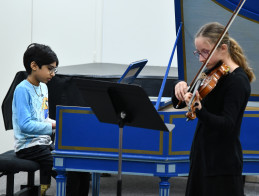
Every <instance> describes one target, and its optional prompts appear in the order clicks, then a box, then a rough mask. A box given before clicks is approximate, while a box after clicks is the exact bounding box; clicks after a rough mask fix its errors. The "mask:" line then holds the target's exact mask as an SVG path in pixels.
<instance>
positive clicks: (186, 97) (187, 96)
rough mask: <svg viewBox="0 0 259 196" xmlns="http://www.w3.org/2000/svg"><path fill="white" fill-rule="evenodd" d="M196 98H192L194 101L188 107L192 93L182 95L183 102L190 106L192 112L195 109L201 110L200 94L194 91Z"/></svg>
mask: <svg viewBox="0 0 259 196" xmlns="http://www.w3.org/2000/svg"><path fill="white" fill-rule="evenodd" d="M195 96H196V97H195V98H194V100H193V101H192V103H191V105H189V103H190V100H191V98H192V93H190V92H188V93H186V94H185V95H184V101H185V103H186V105H189V106H191V108H192V110H193V111H195V109H196V108H197V109H198V110H201V108H202V105H201V102H200V94H199V92H198V91H196V95H195Z"/></svg>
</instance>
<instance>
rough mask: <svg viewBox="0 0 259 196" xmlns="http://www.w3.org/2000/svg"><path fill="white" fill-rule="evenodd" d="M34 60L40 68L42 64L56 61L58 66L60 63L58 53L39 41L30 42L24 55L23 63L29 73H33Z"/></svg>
mask: <svg viewBox="0 0 259 196" xmlns="http://www.w3.org/2000/svg"><path fill="white" fill-rule="evenodd" d="M33 61H34V62H35V63H36V64H37V65H38V66H39V68H40V69H41V66H42V65H49V64H51V63H54V62H56V64H57V66H58V63H59V62H58V57H57V55H56V53H55V52H54V51H53V50H51V48H50V47H49V46H46V45H43V44H37V43H32V44H30V45H29V46H28V47H27V49H26V51H25V53H24V55H23V65H24V67H25V69H26V72H27V73H28V74H31V71H32V70H31V63H32V62H33Z"/></svg>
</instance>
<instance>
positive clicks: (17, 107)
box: [12, 80, 52, 152]
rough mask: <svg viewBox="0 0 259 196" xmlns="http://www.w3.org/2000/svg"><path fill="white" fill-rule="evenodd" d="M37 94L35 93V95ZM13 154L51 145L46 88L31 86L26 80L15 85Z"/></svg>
mask: <svg viewBox="0 0 259 196" xmlns="http://www.w3.org/2000/svg"><path fill="white" fill-rule="evenodd" d="M36 92H37V93H36ZM12 120H13V130H14V139H15V145H14V148H15V152H17V151H19V150H21V149H24V148H28V147H31V146H35V145H50V144H51V143H52V141H51V138H50V135H51V134H52V124H51V123H50V122H47V120H48V88H47V85H46V84H44V83H40V86H33V85H32V84H31V83H30V82H28V81H27V80H23V81H22V82H21V83H20V84H18V85H17V87H16V89H15V91H14V96H13V103H12Z"/></svg>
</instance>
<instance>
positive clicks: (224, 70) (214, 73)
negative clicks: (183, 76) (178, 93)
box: [186, 62, 229, 120]
mask: <svg viewBox="0 0 259 196" xmlns="http://www.w3.org/2000/svg"><path fill="white" fill-rule="evenodd" d="M228 73H229V67H228V66H227V65H226V64H224V63H222V62H220V65H219V66H216V68H214V69H213V70H211V71H209V72H207V73H206V74H205V73H204V74H203V77H202V81H201V84H200V85H199V88H198V92H199V94H200V96H199V101H201V100H202V99H203V98H204V97H206V96H207V95H208V94H209V93H210V92H211V91H212V90H213V89H214V88H215V87H216V85H217V83H218V81H219V79H220V78H222V77H223V76H225V75H227V74H228ZM190 102H191V103H190V104H188V112H187V113H186V117H187V120H194V119H195V118H196V112H195V106H196V105H195V104H196V102H197V97H196V96H194V98H193V99H191V101H190Z"/></svg>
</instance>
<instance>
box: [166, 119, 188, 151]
mask: <svg viewBox="0 0 259 196" xmlns="http://www.w3.org/2000/svg"><path fill="white" fill-rule="evenodd" d="M174 118H186V116H185V114H176V115H170V119H169V123H170V124H173V119H174ZM172 137H173V135H172V131H171V132H170V133H169V145H168V154H169V155H189V154H190V151H172V141H173V138H172Z"/></svg>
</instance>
